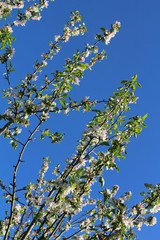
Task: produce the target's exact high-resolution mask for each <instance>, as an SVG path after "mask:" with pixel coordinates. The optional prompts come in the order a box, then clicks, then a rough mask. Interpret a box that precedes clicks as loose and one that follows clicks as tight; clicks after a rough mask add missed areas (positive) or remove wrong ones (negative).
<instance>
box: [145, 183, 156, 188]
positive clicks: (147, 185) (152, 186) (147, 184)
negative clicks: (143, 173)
mask: <svg viewBox="0 0 160 240" xmlns="http://www.w3.org/2000/svg"><path fill="white" fill-rule="evenodd" d="M144 186H145V187H146V188H148V189H155V186H154V185H153V184H149V183H145V184H144Z"/></svg>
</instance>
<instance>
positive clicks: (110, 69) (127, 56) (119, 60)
mask: <svg viewBox="0 0 160 240" xmlns="http://www.w3.org/2000/svg"><path fill="white" fill-rule="evenodd" d="M73 10H79V11H80V14H81V15H82V16H83V17H84V19H83V21H84V22H85V23H86V26H87V28H88V30H89V32H88V33H86V34H85V35H84V36H82V37H75V38H71V40H70V41H69V42H68V43H66V44H65V45H64V46H63V49H62V50H61V52H60V53H59V55H58V56H57V57H56V58H55V60H54V61H53V62H50V63H49V66H48V68H47V69H46V70H47V72H54V71H55V70H56V69H59V70H61V69H62V67H63V65H64V59H65V58H68V57H72V54H73V53H74V52H76V50H77V49H78V48H80V49H83V48H84V47H85V44H86V43H89V44H92V43H94V36H95V34H96V33H98V32H99V29H100V28H101V27H104V28H108V29H110V25H111V24H112V23H113V22H114V21H116V20H117V21H120V22H121V25H122V27H121V30H120V32H119V33H118V34H117V35H116V37H115V38H114V39H113V40H112V41H111V43H110V44H109V45H108V46H106V45H103V47H104V49H105V50H106V52H107V56H108V57H107V60H104V61H103V62H101V63H99V64H96V65H95V67H94V68H93V70H92V71H89V70H88V71H87V72H86V73H85V74H84V78H83V79H82V80H81V84H80V86H75V87H74V90H73V93H72V96H73V98H74V99H75V100H81V99H82V98H83V97H84V96H90V98H91V99H104V98H109V97H110V96H111V95H112V93H113V92H114V91H115V90H116V88H117V87H119V86H120V81H121V80H127V79H130V78H131V77H132V76H133V75H134V74H135V73H136V74H137V75H138V80H139V82H140V83H141V85H142V89H137V91H136V95H137V96H138V97H139V100H138V103H137V104H136V105H134V106H132V111H131V113H130V114H131V115H133V116H134V115H137V114H138V115H145V114H146V113H148V118H147V119H146V121H145V123H146V125H147V126H148V127H147V128H146V129H143V132H142V134H141V136H139V137H138V138H137V139H134V138H133V139H132V141H131V143H130V144H129V145H128V147H127V151H128V155H127V157H126V159H125V160H121V162H120V163H118V166H119V168H120V172H119V173H117V172H116V171H113V172H112V171H110V172H107V174H106V176H105V179H106V184H107V187H109V188H111V187H112V186H113V185H114V184H118V185H119V186H120V191H119V192H120V194H123V193H124V192H126V191H129V190H130V191H132V199H131V201H130V202H131V205H133V204H135V203H137V202H139V201H140V200H141V199H142V198H141V197H140V195H139V193H140V192H141V191H144V190H145V187H144V183H153V184H157V183H160V174H159V172H160V157H159V148H160V141H159V138H160V124H159V118H160V107H159V105H160V100H159V97H160V79H159V78H160V58H159V56H160V24H159V17H160V1H159V0H153V1H150V0H145V1H144V0H141V1H140V0H134V1H131V0H121V1H119V0H115V1H106V0H99V1H98V0H76V1H75V0H56V1H55V2H54V3H50V5H49V7H48V9H45V10H44V11H43V13H42V16H43V18H42V19H41V21H30V22H28V23H27V24H26V26H25V27H18V28H16V27H15V28H13V30H14V33H13V36H15V37H16V39H17V41H16V42H15V43H14V47H15V49H16V53H15V56H14V65H15V69H16V72H15V73H14V74H13V78H12V81H13V82H17V83H18V82H19V81H20V80H22V79H24V76H25V74H26V73H31V72H32V70H33V62H34V61H35V60H36V59H37V58H39V56H40V54H41V53H43V52H46V51H47V49H48V43H49V41H50V40H53V39H54V35H58V34H61V33H62V30H63V28H64V24H65V23H66V21H68V20H69V17H70V12H71V11H73ZM5 86H6V83H5V80H4V79H3V78H2V77H1V83H0V90H2V89H3V88H4V87H5ZM2 103H3V102H1V103H0V105H1V106H0V109H1V110H0V113H1V114H2V113H3V112H4V110H5V107H4V106H5V105H3V104H2ZM90 119H91V115H90V114H89V113H85V114H82V112H73V113H71V114H70V115H69V117H67V116H65V115H64V114H61V115H56V116H54V118H51V119H50V120H49V126H50V128H51V129H52V130H53V132H55V131H57V130H58V131H60V132H61V133H63V132H65V133H66V136H65V138H64V140H63V141H62V144H59V145H58V144H56V145H50V144H45V146H44V145H43V141H42V142H40V143H39V144H36V143H35V144H34V143H33V144H31V145H30V146H29V147H28V149H27V150H26V153H25V155H24V159H23V160H25V161H26V163H25V165H23V166H22V167H21V168H20V171H19V175H18V177H19V180H18V181H19V184H21V185H23V184H27V183H29V182H30V181H33V179H35V178H36V176H37V173H38V170H39V168H40V165H41V162H42V157H46V156H50V159H51V160H52V161H53V165H56V163H58V162H63V160H65V159H67V158H68V157H71V155H72V154H73V153H74V151H75V147H76V144H77V143H76V141H77V140H78V139H80V137H81V132H82V131H83V130H84V129H85V126H86V124H87V122H88V120H90ZM0 124H1V123H0ZM0 127H1V125H0ZM8 142H9V141H8V140H6V139H3V137H2V136H1V137H0V149H1V168H0V178H1V179H2V180H3V181H6V182H7V183H9V182H11V176H12V170H13V167H12V165H13V164H14V162H15V161H16V156H17V154H18V153H19V151H20V148H18V149H17V150H16V151H15V152H14V151H13V149H12V147H11V146H9V144H8ZM46 143H47V142H46ZM48 143H49V141H48ZM1 206H3V205H1ZM1 210H2V207H1ZM2 215H3V214H2ZM156 216H157V219H158V223H157V225H156V226H154V227H145V226H144V227H143V228H142V231H141V232H138V233H137V234H138V239H139V240H150V239H154V240H159V236H160V216H158V214H157V215H156Z"/></svg>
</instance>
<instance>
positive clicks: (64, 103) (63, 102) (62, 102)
mask: <svg viewBox="0 0 160 240" xmlns="http://www.w3.org/2000/svg"><path fill="white" fill-rule="evenodd" d="M59 101H60V103H61V104H62V105H63V106H64V107H66V105H67V102H66V101H65V100H64V99H59Z"/></svg>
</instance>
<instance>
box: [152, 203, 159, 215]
mask: <svg viewBox="0 0 160 240" xmlns="http://www.w3.org/2000/svg"><path fill="white" fill-rule="evenodd" d="M159 211H160V204H158V205H155V206H154V207H153V208H152V209H151V210H150V212H151V213H157V212H159Z"/></svg>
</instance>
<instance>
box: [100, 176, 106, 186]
mask: <svg viewBox="0 0 160 240" xmlns="http://www.w3.org/2000/svg"><path fill="white" fill-rule="evenodd" d="M98 181H99V182H100V183H101V187H103V186H104V184H105V181H104V178H103V177H102V176H100V177H99V180H98Z"/></svg>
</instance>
